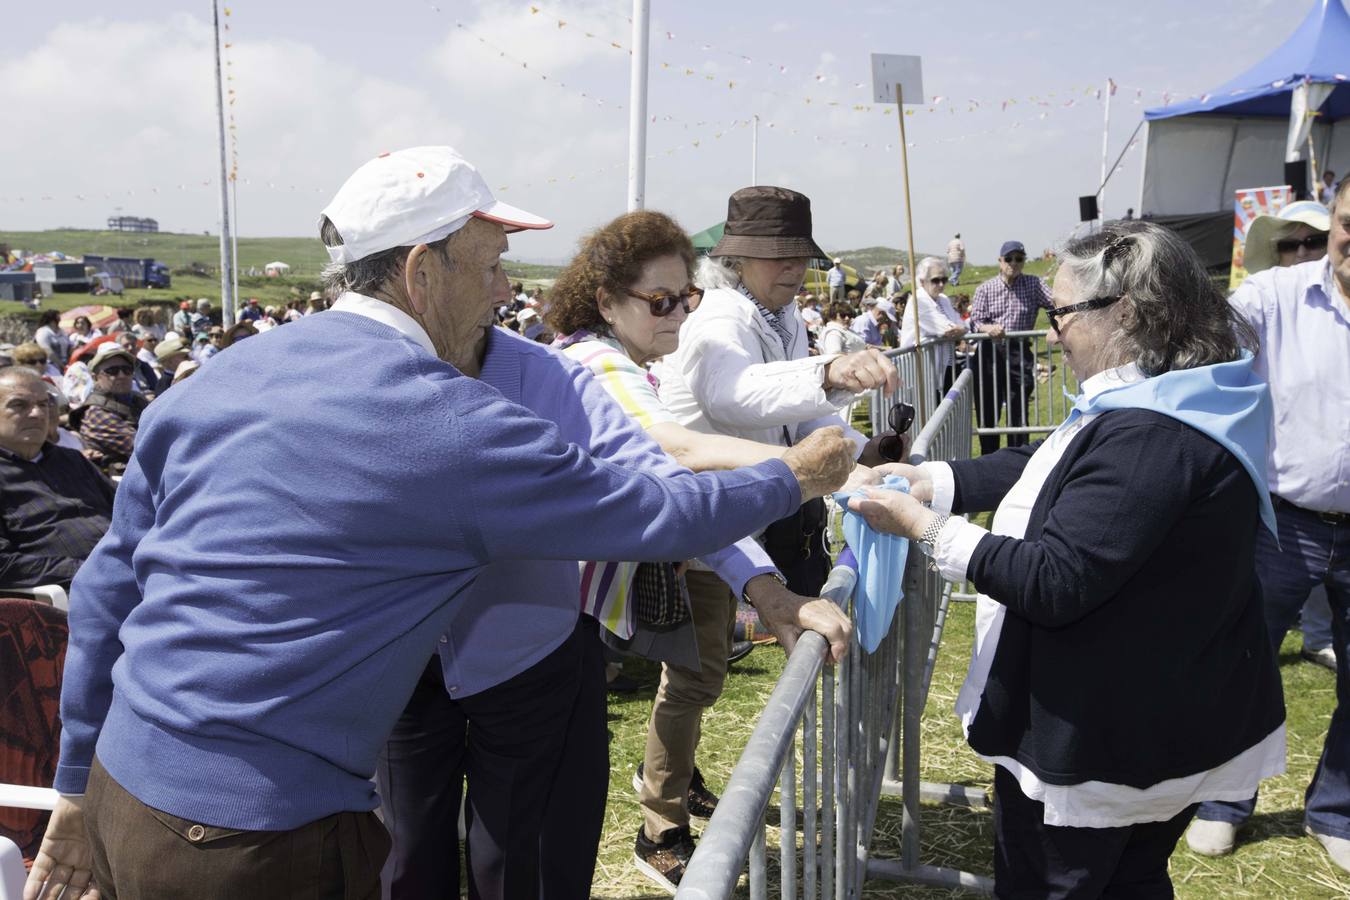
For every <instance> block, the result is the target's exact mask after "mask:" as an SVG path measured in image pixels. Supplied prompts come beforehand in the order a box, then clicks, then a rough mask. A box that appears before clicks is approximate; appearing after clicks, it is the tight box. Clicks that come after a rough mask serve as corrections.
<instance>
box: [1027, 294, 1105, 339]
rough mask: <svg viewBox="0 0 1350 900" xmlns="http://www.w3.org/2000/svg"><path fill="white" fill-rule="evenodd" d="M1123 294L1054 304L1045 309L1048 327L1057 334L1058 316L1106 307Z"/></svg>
mask: <svg viewBox="0 0 1350 900" xmlns="http://www.w3.org/2000/svg"><path fill="white" fill-rule="evenodd" d="M1123 296H1125V295H1124V294H1121V295H1120V296H1117V297H1094V298H1093V299H1091V300H1084V301H1083V302H1082V303H1072V304H1070V305H1068V306H1056V307H1054V308H1053V309H1047V310H1046V311H1045V315H1046V318H1048V319H1049V320H1050V329H1051V330H1052V331H1053V332H1054V333H1055V334H1056V335H1058V334H1059V318H1060V316H1067V315H1069V314H1070V313H1079V312H1087V311H1088V310H1090V309H1106V307H1108V306H1110V305H1111V304H1112V303H1115V302H1117V301H1118V300H1120V298H1121V297H1123Z"/></svg>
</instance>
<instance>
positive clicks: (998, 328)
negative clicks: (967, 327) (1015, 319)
mask: <svg viewBox="0 0 1350 900" xmlns="http://www.w3.org/2000/svg"><path fill="white" fill-rule="evenodd" d="M980 331H983V332H984V333H985V334H987V335H989V336H990V337H996V338H1001V337H1003V326H1002V325H999V324H997V323H990V324H988V325H981V326H980Z"/></svg>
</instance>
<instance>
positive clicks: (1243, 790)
mask: <svg viewBox="0 0 1350 900" xmlns="http://www.w3.org/2000/svg"><path fill="white" fill-rule="evenodd" d="M1061 261H1062V262H1061V265H1060V268H1059V272H1058V275H1057V277H1056V279H1055V283H1054V292H1053V299H1054V309H1052V310H1051V311H1050V327H1051V331H1052V334H1051V339H1050V340H1051V343H1052V345H1055V346H1058V347H1060V348H1061V349H1062V352H1063V355H1064V359H1065V362H1066V363H1067V364H1068V365H1069V366H1070V367H1071V368H1072V369H1073V372H1074V374H1075V375H1076V376H1077V377H1078V379H1079V382H1080V384H1081V388H1082V393H1081V394H1080V395H1079V397H1078V400H1077V402H1076V404H1075V408H1074V410H1073V412H1072V414H1071V415H1070V416H1069V418H1068V420H1067V421H1065V422H1064V423H1063V424H1062V425H1060V427H1059V428H1058V429H1056V431H1055V432H1054V433H1053V434H1051V435H1050V437H1049V438H1047V439H1045V440H1043V441H1040V442H1038V443H1036V444H1032V445H1031V446H1028V447H1017V448H1007V449H1005V450H1002V451H1000V452H998V453H995V454H992V455H989V456H983V457H980V458H979V459H974V460H969V461H962V462H953V463H949V464H943V463H925V464H924V465H922V466H919V467H917V468H915V467H910V466H895V467H892V471H894V472H896V473H898V474H903V475H906V476H908V477H909V478H910V480H911V483H912V489H911V493H910V494H900V493H896V492H875V491H869V493H871V494H872V495H873V496H872V497H871V498H870V499H866V500H854V501H853V502H852V503H851V506H852V507H853V508H854V509H856V510H858V511H860V512H862V513H863V515H864V516H866V518H867V520H868V521H869V522H870V523H871V524H872V525H873V526H874V527H877V528H881V529H883V530H886V531H890V532H893V533H897V534H901V535H905V536H907V537H910V538H912V539H915V540H919V541H921V542H922V545H923V546H925V547H926V548H927V549H928V550H929V551H930V552H931V554H932V556H933V559H934V562H935V563H936V564H937V566H938V568H939V569H940V570H941V571H942V573H943V574H944V575H945V576H946V577H948V578H949V579H951V580H954V581H959V580H962V579H965V578H967V577H968V578H969V579H970V580H971V581H972V582H973V583H974V584H975V586H976V587H977V588H978V590H979V591H980V598H979V608H978V612H977V614H976V615H977V636H976V640H975V651H974V655H973V658H972V660H971V664H970V671H969V674H968V675H967V678H966V683H965V685H964V687H963V688H962V690H961V693H960V696H959V697H958V699H957V704H956V708H957V713H958V715H959V716H960V718H961V722H962V725H963V726H964V728H965V732H966V736H967V739H968V741H969V742H970V745H971V746H972V747H973V748H974V749H975V750H976V751H977V752H978V753H979V754H980V755H981V756H983V757H984V758H985V759H987V760H989V761H991V762H993V763H994V765H995V776H994V786H995V817H994V822H995V839H994V840H995V849H994V870H995V890H996V893H997V895H998V896H1008V897H1013V896H1016V897H1097V896H1116V895H1117V894H1119V895H1120V896H1125V895H1127V894H1128V895H1129V896H1141V897H1142V896H1148V897H1155V896H1156V897H1170V896H1172V890H1171V883H1170V881H1169V879H1168V874H1167V860H1168V857H1169V856H1170V855H1171V853H1172V850H1173V848H1174V847H1175V846H1176V843H1177V840H1178V838H1180V836H1181V834H1182V832H1183V831H1184V830H1185V828H1186V825H1187V823H1188V822H1189V821H1190V819H1191V817H1192V816H1193V815H1194V813H1195V810H1196V806H1197V804H1198V803H1199V802H1200V801H1203V800H1210V799H1219V798H1224V799H1227V798H1231V797H1234V796H1239V795H1241V796H1251V795H1252V794H1253V793H1254V791H1255V788H1256V786H1257V784H1258V783H1259V782H1260V780H1261V779H1262V778H1265V777H1268V776H1270V775H1274V774H1277V773H1279V772H1281V771H1283V768H1284V750H1285V744H1284V704H1283V698H1282V695H1281V690H1280V678H1279V672H1278V668H1277V666H1276V661H1275V659H1274V657H1273V655H1272V654H1271V652H1270V648H1269V646H1268V641H1267V638H1266V633H1265V624H1264V619H1263V615H1262V604H1261V593H1260V588H1259V585H1258V582H1257V580H1256V571H1255V565H1254V557H1253V548H1254V546H1255V544H1256V535H1257V529H1258V528H1261V527H1273V526H1272V523H1273V521H1274V518H1273V512H1272V511H1271V509H1270V500H1269V496H1268V494H1267V492H1266V485H1265V459H1266V440H1267V433H1268V429H1269V426H1270V416H1271V412H1270V399H1269V392H1268V389H1267V387H1266V385H1265V384H1264V383H1263V382H1261V381H1260V380H1259V379H1258V378H1257V376H1255V374H1254V373H1253V371H1252V358H1251V355H1250V354H1249V353H1247V352H1245V350H1244V346H1245V347H1248V348H1250V347H1254V345H1255V340H1256V339H1255V335H1254V334H1253V333H1252V332H1251V330H1250V328H1249V327H1248V326H1247V325H1246V323H1245V322H1244V321H1242V320H1241V319H1240V318H1239V317H1238V316H1237V315H1236V314H1235V313H1234V312H1233V310H1232V309H1231V308H1230V307H1229V305H1228V303H1227V301H1226V300H1225V298H1224V296H1223V294H1222V293H1220V292H1219V291H1218V290H1217V289H1216V288H1215V287H1214V286H1213V285H1212V283H1211V282H1210V280H1209V277H1208V275H1207V274H1206V272H1205V270H1204V267H1203V266H1202V265H1201V263H1200V261H1199V260H1198V259H1197V258H1196V256H1195V254H1194V253H1193V252H1192V251H1191V250H1190V248H1189V247H1188V246H1186V245H1185V244H1184V243H1183V242H1182V241H1181V240H1180V239H1179V238H1177V237H1176V236H1175V235H1173V234H1172V233H1171V232H1168V231H1165V230H1164V229H1161V228H1159V227H1157V226H1154V225H1151V224H1146V223H1142V222H1122V223H1115V224H1112V225H1108V226H1107V227H1106V228H1104V229H1103V230H1102V231H1101V232H1100V233H1098V234H1094V235H1092V236H1090V237H1087V238H1083V239H1080V240H1075V241H1072V242H1070V243H1069V244H1068V245H1067V246H1066V247H1065V248H1064V250H1063V252H1062V255H1061ZM921 500H927V501H931V503H932V508H931V509H930V508H928V507H927V506H924V505H922V504H921V503H920V501H921ZM991 508H996V509H997V512H996V513H995V514H994V519H993V522H992V527H991V529H990V530H988V531H986V530H985V529H984V528H981V527H980V526H978V525H976V524H974V523H972V522H967V521H964V520H963V519H960V518H955V517H949V515H948V514H949V513H952V512H956V513H962V512H973V511H977V510H985V509H991ZM1183 685H1184V689H1179V687H1178V686H1183ZM1197 698H1200V700H1199V702H1197ZM1240 798H1241V797H1239V799H1240Z"/></svg>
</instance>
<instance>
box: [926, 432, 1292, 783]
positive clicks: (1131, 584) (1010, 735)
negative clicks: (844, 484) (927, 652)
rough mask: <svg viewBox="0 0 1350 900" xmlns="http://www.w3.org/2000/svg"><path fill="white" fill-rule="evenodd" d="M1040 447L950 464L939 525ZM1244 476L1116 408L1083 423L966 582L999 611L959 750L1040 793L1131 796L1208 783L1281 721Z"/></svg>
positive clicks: (982, 549)
mask: <svg viewBox="0 0 1350 900" xmlns="http://www.w3.org/2000/svg"><path fill="white" fill-rule="evenodd" d="M1038 446H1039V442H1038V443H1036V444H1032V445H1030V446H1027V447H1018V448H1008V449H1005V450H1000V451H999V452H998V453H994V454H992V455H990V456H984V457H980V458H979V459H974V460H967V461H961V462H953V463H951V464H950V465H951V467H952V474H953V476H954V479H955V482H956V496H955V502H954V504H953V511H954V512H975V511H979V510H986V509H993V508H994V507H996V506H997V505H998V503H999V501H1000V500H1002V498H1003V495H1004V494H1006V493H1007V492H1008V489H1009V488H1011V487H1012V485H1013V484H1014V483H1016V481H1017V479H1018V478H1019V477H1020V475H1021V473H1022V470H1023V469H1024V468H1025V467H1026V464H1027V460H1029V459H1030V458H1031V455H1032V453H1034V452H1035V450H1036V448H1037V447H1038ZM1259 509H1260V504H1259V499H1258V495H1257V492H1256V491H1254V490H1253V489H1252V478H1251V476H1250V475H1249V474H1248V472H1247V470H1246V469H1245V468H1244V467H1243V465H1242V463H1241V462H1240V461H1239V460H1238V458H1237V457H1236V456H1234V455H1233V454H1232V453H1230V452H1229V451H1228V450H1226V449H1225V448H1224V447H1223V446H1222V445H1220V444H1219V443H1218V442H1217V441H1215V440H1214V439H1212V438H1210V437H1208V436H1206V435H1204V434H1202V433H1201V432H1200V431H1198V430H1196V429H1195V428H1192V427H1191V426H1189V425H1186V424H1184V423H1182V422H1180V421H1178V420H1177V419H1175V418H1171V417H1169V416H1167V415H1164V414H1163V413H1159V412H1154V411H1151V410H1143V409H1121V410H1112V411H1108V412H1104V413H1102V414H1101V415H1100V416H1098V417H1097V418H1096V419H1094V420H1093V421H1091V422H1089V423H1088V424H1087V425H1085V426H1084V427H1083V430H1082V431H1080V432H1079V433H1078V434H1077V435H1076V436H1075V437H1074V439H1073V441H1072V442H1071V443H1070V444H1069V446H1068V448H1067V449H1066V450H1065V453H1064V456H1063V458H1062V459H1060V461H1059V463H1058V464H1057V465H1056V466H1055V468H1054V469H1053V470H1051V472H1050V475H1049V477H1048V478H1047V479H1046V482H1045V485H1044V486H1043V487H1042V489H1041V493H1040V495H1039V496H1038V497H1037V498H1036V503H1035V505H1034V506H1033V507H1032V510H1031V518H1030V520H1029V522H1028V523H1027V530H1026V536H1025V538H1024V539H1021V540H1018V539H1016V538H1010V537H1003V536H999V535H994V534H988V535H985V536H984V537H982V538H981V539H980V542H979V544H977V545H976V548H975V552H974V554H973V555H972V557H971V560H970V565H969V568H968V572H969V575H970V580H971V581H972V582H973V583H974V584H975V586H976V587H977V588H978V589H979V590H980V592H981V593H984V594H987V595H988V596H989V597H991V598H993V599H994V600H996V601H998V602H999V603H1002V604H1003V605H1004V606H1006V607H1007V608H1008V609H1007V615H1006V617H1005V618H1004V622H1003V631H1002V633H1001V635H1000V636H999V641H998V646H997V647H996V649H995V651H994V659H993V663H992V664H991V666H990V671H989V678H988V681H987V682H986V683H985V689H984V694H983V695H982V697H981V701H980V708H979V711H978V712H977V713H976V715H975V718H974V720H973V721H972V722H971V725H970V731H969V740H970V745H971V747H973V748H974V749H975V750H976V751H977V752H979V753H981V754H983V755H985V756H1006V757H1011V758H1013V759H1016V760H1017V761H1018V762H1020V763H1022V764H1023V765H1024V766H1026V767H1028V768H1029V769H1031V771H1033V772H1034V773H1035V774H1036V777H1037V778H1039V779H1040V780H1041V781H1043V782H1045V783H1047V784H1078V783H1081V782H1084V781H1106V782H1110V783H1112V784H1123V785H1129V786H1131V787H1138V788H1144V787H1149V786H1150V785H1153V784H1157V783H1158V782H1160V781H1165V780H1168V779H1171V778H1180V777H1183V776H1186V775H1193V774H1195V773H1197V772H1203V771H1207V770H1209V769H1212V768H1215V767H1216V766H1218V765H1221V764H1222V763H1225V762H1227V761H1228V760H1230V759H1232V758H1233V757H1235V756H1237V755H1238V754H1239V753H1241V752H1242V751H1244V750H1246V749H1248V748H1250V747H1252V746H1254V745H1255V744H1257V743H1258V742H1259V741H1261V740H1262V739H1263V738H1265V737H1266V736H1267V735H1268V734H1270V733H1271V732H1272V731H1274V730H1275V729H1276V728H1277V727H1278V726H1279V724H1280V723H1281V722H1283V721H1284V698H1283V693H1282V691H1281V686H1280V673H1279V669H1278V667H1277V665H1276V661H1275V658H1274V656H1273V655H1272V654H1271V652H1270V643H1269V641H1268V640H1267V638H1266V626H1265V618H1264V615H1263V612H1262V601H1261V585H1260V582H1258V581H1257V578H1256V568H1255V564H1254V562H1253V559H1254V556H1253V550H1254V546H1255V542H1256V529H1257V527H1258V524H1259V521H1260V513H1259Z"/></svg>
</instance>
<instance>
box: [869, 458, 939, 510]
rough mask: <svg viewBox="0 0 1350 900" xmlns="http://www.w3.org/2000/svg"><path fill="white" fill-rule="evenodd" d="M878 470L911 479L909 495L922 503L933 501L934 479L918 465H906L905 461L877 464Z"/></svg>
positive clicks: (880, 472)
mask: <svg viewBox="0 0 1350 900" xmlns="http://www.w3.org/2000/svg"><path fill="white" fill-rule="evenodd" d="M876 471H877V472H878V473H879V474H881V475H899V476H900V477H901V478H907V479H909V495H910V496H911V497H913V498H914V499H915V500H918V501H920V502H921V503H932V502H933V479H932V477H931V476H930V475H929V474H928V473H927V472H926V471H924V470H923V469H920V468H919V467H918V466H911V465H906V464H905V463H886V464H885V465H881V466H877V467H876Z"/></svg>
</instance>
